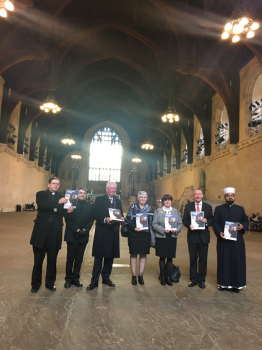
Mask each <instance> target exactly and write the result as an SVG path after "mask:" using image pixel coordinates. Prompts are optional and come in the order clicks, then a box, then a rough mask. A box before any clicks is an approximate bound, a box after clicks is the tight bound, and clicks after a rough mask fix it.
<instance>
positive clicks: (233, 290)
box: [232, 288, 240, 293]
mask: <svg viewBox="0 0 262 350" xmlns="http://www.w3.org/2000/svg"><path fill="white" fill-rule="evenodd" d="M232 292H234V293H239V292H240V289H238V288H232Z"/></svg>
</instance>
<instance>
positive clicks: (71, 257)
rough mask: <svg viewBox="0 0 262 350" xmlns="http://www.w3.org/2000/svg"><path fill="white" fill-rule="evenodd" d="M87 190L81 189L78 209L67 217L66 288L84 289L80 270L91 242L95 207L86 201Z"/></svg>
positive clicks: (65, 238)
mask: <svg viewBox="0 0 262 350" xmlns="http://www.w3.org/2000/svg"><path fill="white" fill-rule="evenodd" d="M86 197H87V193H86V189H85V188H83V187H82V188H80V189H79V192H78V196H77V199H78V200H77V204H76V208H75V209H74V211H73V212H72V213H71V214H67V215H66V218H65V220H66V229H65V237H64V240H65V241H66V243H67V258H66V277H65V285H64V287H65V288H70V287H71V284H73V285H75V286H76V287H83V284H82V283H81V282H80V281H79V278H80V269H81V265H82V262H83V257H84V253H85V249H86V245H87V243H88V240H89V230H90V229H91V227H92V225H93V221H94V220H93V217H92V209H93V205H92V204H91V203H88V202H87V201H86Z"/></svg>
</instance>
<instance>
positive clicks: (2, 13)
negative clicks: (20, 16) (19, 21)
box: [0, 0, 14, 17]
mask: <svg viewBox="0 0 262 350" xmlns="http://www.w3.org/2000/svg"><path fill="white" fill-rule="evenodd" d="M6 10H7V11H14V4H13V1H10V0H6V1H1V0H0V17H7V11H6Z"/></svg>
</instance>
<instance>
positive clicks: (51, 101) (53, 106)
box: [40, 91, 61, 113]
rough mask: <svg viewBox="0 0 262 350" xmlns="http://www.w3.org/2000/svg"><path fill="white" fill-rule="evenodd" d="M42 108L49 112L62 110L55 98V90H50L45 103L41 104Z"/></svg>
mask: <svg viewBox="0 0 262 350" xmlns="http://www.w3.org/2000/svg"><path fill="white" fill-rule="evenodd" d="M40 109H41V110H42V111H45V112H46V113H49V112H50V111H52V112H53V113H57V112H60V111H61V108H60V107H59V106H58V104H57V102H56V100H55V98H54V92H53V91H49V92H48V95H47V98H46V100H45V101H44V103H43V104H42V105H41V106H40Z"/></svg>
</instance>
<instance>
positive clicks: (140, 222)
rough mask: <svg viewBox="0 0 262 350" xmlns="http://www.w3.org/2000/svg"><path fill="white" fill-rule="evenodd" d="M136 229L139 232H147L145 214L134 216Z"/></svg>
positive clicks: (146, 217)
mask: <svg viewBox="0 0 262 350" xmlns="http://www.w3.org/2000/svg"><path fill="white" fill-rule="evenodd" d="M136 227H137V228H140V229H141V230H148V216H147V213H141V214H136Z"/></svg>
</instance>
